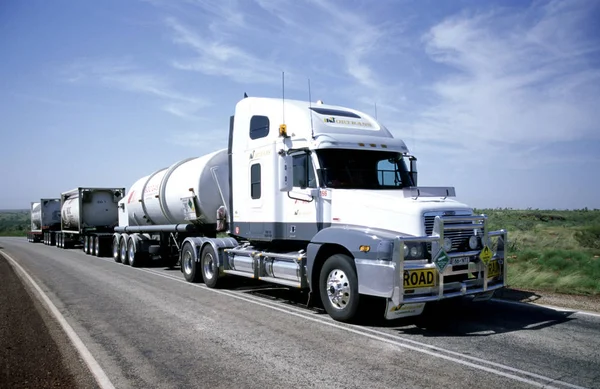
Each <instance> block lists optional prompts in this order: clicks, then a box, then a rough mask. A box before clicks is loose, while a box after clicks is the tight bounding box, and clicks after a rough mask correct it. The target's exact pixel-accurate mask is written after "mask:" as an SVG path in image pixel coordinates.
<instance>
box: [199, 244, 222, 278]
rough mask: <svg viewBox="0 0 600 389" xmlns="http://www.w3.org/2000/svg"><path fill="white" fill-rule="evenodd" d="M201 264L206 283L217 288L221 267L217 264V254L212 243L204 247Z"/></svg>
mask: <svg viewBox="0 0 600 389" xmlns="http://www.w3.org/2000/svg"><path fill="white" fill-rule="evenodd" d="M200 266H201V267H200V268H201V271H202V278H203V279H204V284H205V285H206V286H208V287H209V288H216V287H217V285H218V283H219V267H218V266H217V254H216V253H215V250H214V249H213V247H212V246H211V245H210V244H207V245H205V246H204V248H203V249H202V254H201V255H200Z"/></svg>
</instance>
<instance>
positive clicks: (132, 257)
mask: <svg viewBox="0 0 600 389" xmlns="http://www.w3.org/2000/svg"><path fill="white" fill-rule="evenodd" d="M127 251H128V261H129V265H131V266H132V267H141V266H142V262H143V258H142V253H141V252H140V250H136V246H135V244H134V242H133V237H130V238H129V239H128V240H127Z"/></svg>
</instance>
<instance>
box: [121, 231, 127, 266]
mask: <svg viewBox="0 0 600 389" xmlns="http://www.w3.org/2000/svg"><path fill="white" fill-rule="evenodd" d="M119 251H120V254H119V258H120V259H121V263H122V264H123V265H129V259H128V258H127V240H125V239H124V238H121V239H120V241H119Z"/></svg>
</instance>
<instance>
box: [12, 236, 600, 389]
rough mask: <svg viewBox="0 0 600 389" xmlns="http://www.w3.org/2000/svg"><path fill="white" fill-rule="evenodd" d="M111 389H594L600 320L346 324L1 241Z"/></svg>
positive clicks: (445, 317)
mask: <svg viewBox="0 0 600 389" xmlns="http://www.w3.org/2000/svg"><path fill="white" fill-rule="evenodd" d="M0 247H2V248H3V252H4V253H7V254H9V255H10V256H11V257H12V258H14V259H15V260H16V261H17V262H18V263H19V264H20V265H21V266H22V267H23V268H24V269H25V271H26V272H27V273H28V274H29V275H30V276H31V277H32V278H33V279H34V280H35V282H37V283H38V284H39V286H40V287H41V289H42V290H43V291H44V292H45V293H46V294H47V295H48V297H49V298H50V300H51V301H52V302H53V303H54V305H55V306H56V307H57V308H58V310H59V311H60V312H61V313H62V314H63V315H64V317H65V319H66V321H67V322H68V323H69V324H70V326H71V327H72V328H73V330H74V332H75V333H76V334H77V335H78V336H79V338H80V339H81V341H82V343H83V344H84V345H85V346H86V347H87V349H88V350H89V352H90V353H91V355H92V356H93V357H94V358H95V360H96V361H97V363H98V364H99V366H100V367H101V369H102V370H103V372H104V373H105V374H106V376H107V377H108V378H109V379H110V381H111V382H112V384H113V385H114V387H116V388H187V387H190V388H202V387H207V388H208V387H209V388H280V387H294V388H303V387H315V388H329V387H335V388H339V387H344V388H388V387H389V388H439V387H444V388H461V389H462V388H465V387H472V388H483V387H485V388H508V387H510V388H521V387H523V388H528V387H556V388H579V387H585V388H600V317H596V316H589V315H583V314H578V313H573V312H557V311H554V310H549V309H541V308H536V307H521V306H515V305H510V304H502V303H496V302H488V303H486V304H483V305H481V304H480V305H475V306H473V305H469V304H450V305H444V306H440V307H438V308H437V309H436V310H432V311H429V312H428V313H427V314H426V315H425V316H424V317H422V318H419V319H404V320H401V321H396V322H385V321H383V320H382V321H372V322H368V323H366V324H363V325H360V326H356V325H346V324H341V323H338V322H335V321H333V320H331V318H329V316H328V315H326V314H324V313H323V312H322V311H319V310H315V309H307V308H304V307H302V306H301V305H299V303H300V302H301V301H300V300H301V297H302V296H299V295H297V294H294V293H290V292H286V291H282V290H281V289H280V288H272V287H270V286H268V285H263V284H256V283H244V282H240V283H237V282H236V283H233V284H231V286H230V287H229V288H227V289H220V290H216V291H215V290H213V289H208V288H206V287H205V286H204V285H203V284H190V283H187V282H185V281H184V280H183V276H182V274H181V272H180V271H179V269H176V270H168V269H166V268H162V267H154V268H142V269H135V268H131V267H129V266H124V265H122V264H118V263H115V262H114V261H113V260H112V258H95V257H91V256H86V255H85V254H83V252H81V251H80V250H63V249H59V248H56V247H49V246H44V245H42V244H39V243H37V244H33V243H28V242H27V241H26V240H25V239H19V238H0Z"/></svg>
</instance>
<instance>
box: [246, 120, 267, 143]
mask: <svg viewBox="0 0 600 389" xmlns="http://www.w3.org/2000/svg"><path fill="white" fill-rule="evenodd" d="M267 135H269V118H268V117H266V116H252V119H250V139H259V138H264V137H265V136H267Z"/></svg>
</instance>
